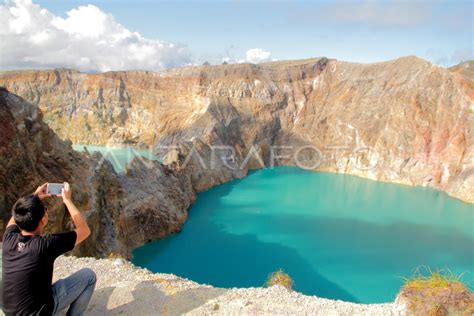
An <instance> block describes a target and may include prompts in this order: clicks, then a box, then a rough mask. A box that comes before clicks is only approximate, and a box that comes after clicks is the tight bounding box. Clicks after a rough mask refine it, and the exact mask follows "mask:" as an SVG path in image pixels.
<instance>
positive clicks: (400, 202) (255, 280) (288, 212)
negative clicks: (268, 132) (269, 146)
mask: <svg viewBox="0 0 474 316" xmlns="http://www.w3.org/2000/svg"><path fill="white" fill-rule="evenodd" d="M473 250H474V209H473V205H472V204H468V203H464V202H462V201H459V200H456V199H453V198H450V197H449V196H448V195H446V194H445V193H443V192H438V191H435V190H432V189H428V188H422V187H409V186H402V185H396V184H388V183H380V182H375V181H370V180H365V179H361V178H358V177H354V176H349V175H342V174H331V173H315V172H310V171H305V170H301V169H298V168H293V167H279V168H274V169H263V170H258V171H254V172H251V173H249V175H248V176H247V177H246V178H244V179H239V180H234V181H232V182H229V183H226V184H223V185H220V186H217V187H215V188H212V189H210V190H208V191H206V192H202V193H200V194H199V195H198V199H197V201H196V203H195V204H194V205H193V206H192V207H191V209H190V210H189V219H188V220H187V222H186V223H185V224H184V226H183V229H182V231H181V232H180V233H178V234H175V235H172V236H169V237H167V238H165V239H162V240H159V241H155V242H151V243H148V244H146V245H145V246H143V247H140V248H137V249H135V250H134V252H133V259H132V261H133V262H134V263H135V264H137V265H139V266H142V267H146V268H148V269H150V270H151V271H154V272H164V273H174V274H177V275H179V276H182V277H186V278H189V279H192V280H193V281H196V282H199V283H206V284H211V285H213V286H217V287H254V286H262V285H263V284H264V282H265V280H266V278H267V276H268V274H269V273H270V272H272V271H275V270H277V269H279V268H282V269H284V270H285V271H286V272H287V273H288V274H289V275H290V276H291V277H292V278H293V279H294V281H295V290H296V291H299V292H302V293H305V294H310V295H317V296H321V297H326V298H331V299H341V300H345V301H352V302H361V303H378V302H389V301H393V300H394V298H395V296H396V294H397V293H398V291H399V289H400V286H401V285H402V283H403V281H402V277H406V276H410V275H412V273H413V272H414V270H415V269H416V268H417V267H420V266H422V265H426V266H429V267H432V268H445V267H448V268H449V269H450V270H451V271H452V272H453V273H462V272H466V274H465V276H464V280H465V281H467V282H471V284H472V281H474V277H473V273H474V252H473Z"/></svg>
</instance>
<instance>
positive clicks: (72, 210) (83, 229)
mask: <svg viewBox="0 0 474 316" xmlns="http://www.w3.org/2000/svg"><path fill="white" fill-rule="evenodd" d="M61 196H62V198H63V202H64V204H66V207H67V209H68V211H69V214H70V215H71V218H72V222H73V223H74V226H75V227H76V229H75V231H76V234H77V237H76V246H77V245H78V244H80V243H81V242H83V241H84V240H85V239H86V238H87V237H89V235H90V234H91V230H90V229H89V225H87V222H86V220H85V218H84V216H82V214H81V212H79V210H78V209H77V207H76V206H75V205H74V203H73V202H72V192H71V187H70V186H69V183H67V182H64V188H63V189H62V193H61Z"/></svg>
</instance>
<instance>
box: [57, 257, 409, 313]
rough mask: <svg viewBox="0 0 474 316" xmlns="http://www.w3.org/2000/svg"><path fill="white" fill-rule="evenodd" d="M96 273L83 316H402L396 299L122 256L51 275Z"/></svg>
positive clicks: (84, 261)
mask: <svg viewBox="0 0 474 316" xmlns="http://www.w3.org/2000/svg"><path fill="white" fill-rule="evenodd" d="M83 267H90V268H92V269H93V270H94V271H95V272H96V273H97V276H98V279H97V287H96V291H95V293H94V296H93V297H92V300H91V303H90V306H89V310H88V312H87V314H88V315H109V314H113V315H117V314H122V315H181V314H188V315H210V314H212V315H249V314H251V315H377V316H379V315H405V314H406V309H405V306H404V305H403V304H400V303H396V302H395V303H387V304H370V305H365V304H353V303H347V302H342V301H333V300H328V299H324V298H319V297H316V296H307V295H303V294H300V293H297V292H291V291H288V290H286V289H285V288H284V287H282V286H273V287H271V288H233V289H224V288H215V287H212V286H209V285H202V284H198V283H196V282H193V281H190V280H187V279H183V278H180V277H178V276H175V275H172V274H163V273H156V274H155V273H151V272H149V271H148V270H145V269H140V268H137V267H135V266H134V265H132V264H130V263H128V262H127V261H124V260H122V259H93V258H76V257H64V256H62V257H60V258H58V260H57V261H56V264H55V271H54V278H55V279H58V278H62V277H66V276H67V275H69V274H71V273H73V272H74V271H76V270H78V269H80V268H83Z"/></svg>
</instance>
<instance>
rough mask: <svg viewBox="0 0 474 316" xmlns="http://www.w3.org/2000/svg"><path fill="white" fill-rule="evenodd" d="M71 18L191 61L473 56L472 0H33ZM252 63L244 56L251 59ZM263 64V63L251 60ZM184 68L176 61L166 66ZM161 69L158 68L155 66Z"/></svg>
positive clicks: (442, 60)
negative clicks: (85, 12)
mask: <svg viewBox="0 0 474 316" xmlns="http://www.w3.org/2000/svg"><path fill="white" fill-rule="evenodd" d="M34 3H35V4H38V5H39V6H40V7H41V8H44V9H46V10H48V11H49V12H50V13H52V14H53V15H55V16H58V17H62V18H64V19H66V18H67V17H68V14H67V12H69V11H70V10H72V9H75V8H79V7H81V6H86V5H89V4H92V5H94V6H95V7H97V8H98V9H100V10H101V11H102V12H104V13H105V14H108V15H111V16H112V17H113V19H114V21H115V22H116V23H118V24H120V25H121V26H123V27H124V28H126V29H128V30H130V31H132V32H138V33H140V35H141V36H142V37H144V38H146V39H156V40H161V41H164V42H167V43H174V44H177V45H179V46H181V47H184V48H185V49H186V50H187V53H186V54H187V57H186V58H184V57H183V58H182V59H181V60H186V62H187V63H202V62H203V61H205V60H208V61H210V62H211V63H220V62H222V60H223V58H226V57H227V58H228V59H229V61H231V62H234V61H244V60H246V52H247V51H248V50H250V49H257V48H258V49H261V51H263V52H266V53H267V54H265V55H263V57H265V58H261V59H262V61H267V60H272V59H278V60H281V59H301V58H309V57H316V56H326V57H329V58H337V59H339V60H346V61H355V62H377V61H383V60H388V59H393V58H397V57H400V56H406V55H417V56H419V57H422V58H425V59H428V60H430V61H432V62H434V63H437V64H440V65H443V66H450V65H453V64H456V63H458V62H459V61H461V60H466V59H472V58H473V57H472V56H473V53H472V51H473V28H474V22H473V19H474V18H473V16H474V4H473V3H474V1H456V0H453V1H437V0H436V1H290V0H288V1H271V0H267V1H263V0H261V1H250V0H247V1H197V0H195V1H151V0H147V1H144V0H138V1H123V0H120V1H118V0H110V1H94V0H90V1H68V0H66V1H64V0H62V1H59V0H57V1H51V0H41V1H34ZM248 60H249V59H248V58H247V61H248ZM254 60H256V61H259V59H258V58H257V59H254ZM169 64H171V65H173V66H175V65H179V62H176V63H175V62H171V61H168V63H164V65H165V66H166V65H169ZM157 67H158V66H157Z"/></svg>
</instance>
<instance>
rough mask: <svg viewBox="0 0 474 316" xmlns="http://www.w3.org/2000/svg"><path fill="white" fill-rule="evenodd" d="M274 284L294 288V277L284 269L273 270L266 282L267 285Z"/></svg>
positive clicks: (289, 288)
mask: <svg viewBox="0 0 474 316" xmlns="http://www.w3.org/2000/svg"><path fill="white" fill-rule="evenodd" d="M274 285H282V286H284V287H285V288H286V289H288V290H292V289H293V285H294V282H293V279H292V278H291V277H290V276H289V275H288V274H286V273H285V271H283V269H279V270H278V271H275V272H272V273H271V274H270V275H269V276H268V279H267V282H266V283H265V286H267V287H270V286H274Z"/></svg>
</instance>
